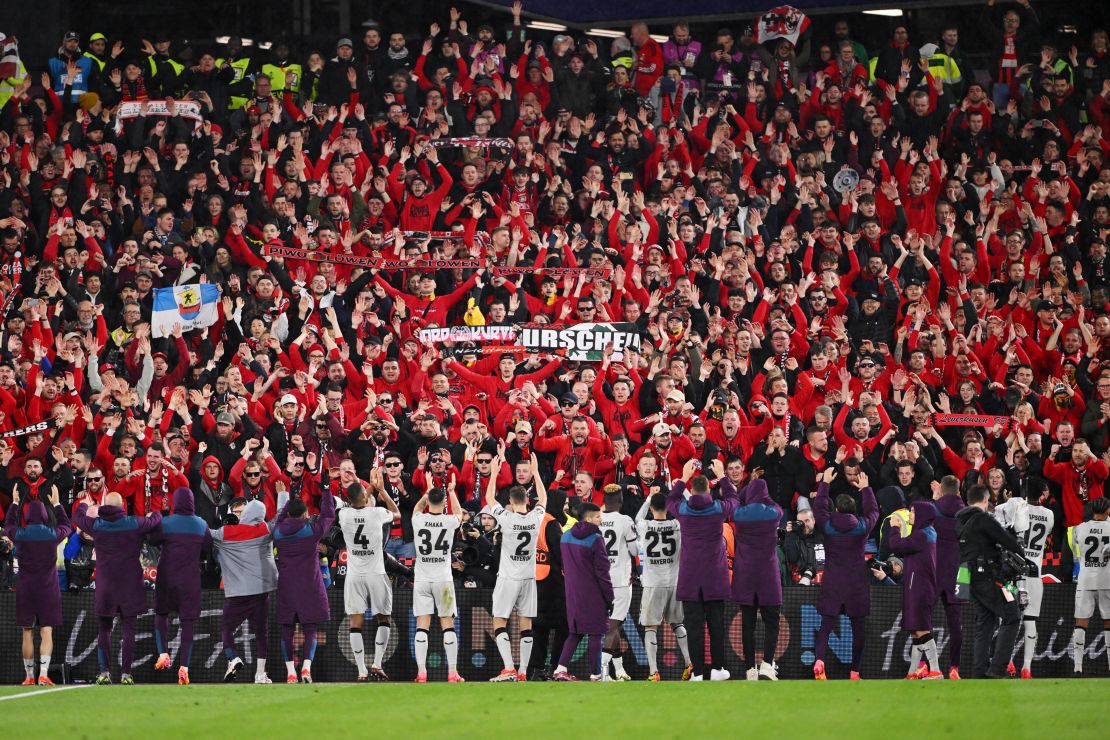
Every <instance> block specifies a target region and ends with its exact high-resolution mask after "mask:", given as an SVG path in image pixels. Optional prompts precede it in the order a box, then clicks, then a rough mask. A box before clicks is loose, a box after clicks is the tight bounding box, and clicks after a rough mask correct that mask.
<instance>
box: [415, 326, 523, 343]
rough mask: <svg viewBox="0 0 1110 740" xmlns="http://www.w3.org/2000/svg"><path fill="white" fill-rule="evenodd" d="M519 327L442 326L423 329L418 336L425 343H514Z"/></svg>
mask: <svg viewBox="0 0 1110 740" xmlns="http://www.w3.org/2000/svg"><path fill="white" fill-rule="evenodd" d="M516 335H517V329H516V327H514V326H440V327H436V328H435V329H421V330H420V331H419V332H417V337H419V338H420V341H421V342H423V343H424V344H428V345H433V344H438V343H440V342H498V343H501V344H512V343H513V342H515V341H516Z"/></svg>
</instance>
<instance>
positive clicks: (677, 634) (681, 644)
mask: <svg viewBox="0 0 1110 740" xmlns="http://www.w3.org/2000/svg"><path fill="white" fill-rule="evenodd" d="M674 639H675V642H677V643H678V649H679V650H681V651H682V666H683V668H685V667H686V666H688V665H690V640H689V638H688V637H687V636H686V625H684V624H680V625H678V626H677V627H675V628H674Z"/></svg>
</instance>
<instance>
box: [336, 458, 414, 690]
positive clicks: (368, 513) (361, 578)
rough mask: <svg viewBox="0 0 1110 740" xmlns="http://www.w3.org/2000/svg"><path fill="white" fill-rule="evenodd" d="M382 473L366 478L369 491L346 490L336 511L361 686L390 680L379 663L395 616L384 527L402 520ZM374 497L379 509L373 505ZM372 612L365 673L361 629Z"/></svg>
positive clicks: (354, 487)
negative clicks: (344, 499)
mask: <svg viewBox="0 0 1110 740" xmlns="http://www.w3.org/2000/svg"><path fill="white" fill-rule="evenodd" d="M381 477H382V474H381V470H378V469H375V470H373V471H372V472H371V474H370V483H371V485H373V486H375V489H374V490H373V491H367V490H366V489H365V488H363V487H362V486H361V485H359V484H357V483H356V484H354V485H352V486H351V487H350V488H348V489H347V501H348V502H349V503H348V505H345V506H343V508H341V509H340V510H339V513H338V517H339V528H340V529H341V530H343V541H344V542H345V543H346V545H347V579H346V580H345V581H344V582H343V605H344V610H345V611H346V613H347V616H348V617H349V619H350V622H351V633H350V638H351V652H352V653H353V654H354V656H355V664H356V665H357V666H358V680H359V681H370V680H374V681H388V680H389V676H387V675H386V673H385V671H383V670H382V659H383V658H384V657H385V648H386V645H387V644H389V631H390V616H391V615H392V614H393V585H392V584H391V583H390V582H389V576H387V575H386V573H385V560H384V558H383V552H384V551H385V542H384V539H383V537H384V531H385V530H384V529H383V528H384V527H385V526H386V525H388V524H392V523H393V522H397V521H400V520H401V512H400V510H399V509H398V508H397V504H395V503H394V502H393V499H391V498H390V497H389V496H387V495H386V494H385V491H384V489H381V488H379V487H378V486H379V485H380V484H381ZM374 493H377V498H378V500H380V501H381V502H382V506H375V505H374V495H373V494H374ZM367 609H370V610H371V611H373V612H374V618H375V621H376V622H377V624H378V629H377V632H376V633H375V635H374V662H373V664H371V666H370V670H369V672H367V670H366V648H365V644H364V642H363V635H362V628H363V624H364V621H365V614H366V610H367Z"/></svg>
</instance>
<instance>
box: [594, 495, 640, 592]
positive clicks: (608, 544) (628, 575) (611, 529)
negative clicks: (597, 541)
mask: <svg viewBox="0 0 1110 740" xmlns="http://www.w3.org/2000/svg"><path fill="white" fill-rule="evenodd" d="M601 537H602V539H603V540H605V552H606V553H607V554H608V555H609V579H610V580H611V581H612V582H613V587H614V588H620V587H621V586H631V585H632V555H633V554H634V553H636V552H637V550H636V526H635V525H634V524H633V523H632V517H630V516H628V515H627V514H621V513H620V512H602V514H601Z"/></svg>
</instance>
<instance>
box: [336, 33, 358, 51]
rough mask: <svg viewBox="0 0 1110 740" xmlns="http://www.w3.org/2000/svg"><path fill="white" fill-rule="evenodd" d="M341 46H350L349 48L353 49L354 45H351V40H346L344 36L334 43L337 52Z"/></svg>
mask: <svg viewBox="0 0 1110 740" xmlns="http://www.w3.org/2000/svg"><path fill="white" fill-rule="evenodd" d="M341 46H350V47H351V48H354V44H352V43H351V40H350V39H349V38H347V37H346V36H344V37H343V38H341V39H339V41H337V42H336V44H335V48H336V49H337V50H338V49H339V47H341Z"/></svg>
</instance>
